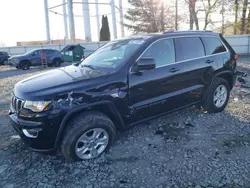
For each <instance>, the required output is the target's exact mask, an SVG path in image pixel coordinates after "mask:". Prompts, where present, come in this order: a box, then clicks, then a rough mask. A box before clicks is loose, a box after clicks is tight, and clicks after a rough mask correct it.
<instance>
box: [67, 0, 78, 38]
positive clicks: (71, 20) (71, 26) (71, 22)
mask: <svg viewBox="0 0 250 188" xmlns="http://www.w3.org/2000/svg"><path fill="white" fill-rule="evenodd" d="M68 13H69V33H70V40H71V42H75V41H76V36H75V23H74V13H73V2H72V0H68Z"/></svg>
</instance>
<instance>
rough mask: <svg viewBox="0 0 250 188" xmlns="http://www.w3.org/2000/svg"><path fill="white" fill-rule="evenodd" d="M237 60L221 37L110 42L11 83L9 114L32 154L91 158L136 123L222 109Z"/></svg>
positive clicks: (183, 35) (176, 35)
mask: <svg viewBox="0 0 250 188" xmlns="http://www.w3.org/2000/svg"><path fill="white" fill-rule="evenodd" d="M237 58H238V56H237V55H236V54H235V52H234V51H233V49H232V48H231V46H230V45H229V44H228V43H227V41H226V40H225V39H224V38H223V37H222V35H220V34H216V33H213V32H206V31H202V32H201V31H186V32H170V33H165V34H161V35H160V34H159V35H148V36H134V37H129V38H126V39H122V40H116V41H112V42H109V43H108V44H106V45H105V46H103V47H101V48H100V49H98V50H97V51H95V52H94V53H93V54H92V55H90V56H89V57H87V58H86V59H85V60H84V61H83V62H81V63H79V64H74V65H71V66H67V67H64V68H60V69H56V70H52V71H49V72H46V73H42V74H39V75H36V76H33V77H31V78H27V79H25V80H23V81H21V82H19V83H17V84H16V85H15V88H14V91H13V98H12V105H11V109H10V111H9V116H10V119H11V122H12V125H13V127H14V128H15V129H16V131H17V132H18V133H19V134H20V136H21V138H22V140H23V141H24V142H25V143H26V145H27V146H28V147H29V148H31V149H32V150H35V151H40V152H51V151H55V150H56V149H57V148H60V149H61V151H62V154H63V155H64V156H65V157H66V158H67V159H70V160H85V159H92V158H95V157H98V156H99V155H100V154H102V153H103V152H104V151H105V150H107V149H108V148H109V147H110V146H111V144H112V142H113V141H114V139H115V135H116V131H123V130H126V129H128V128H129V127H131V126H133V125H135V124H138V123H142V122H144V121H148V120H149V119H152V118H156V117H159V116H161V115H165V114H166V113H169V112H173V111H175V110H179V109H181V108H185V107H187V106H190V105H203V107H204V108H205V109H206V110H207V111H208V112H209V113H218V112H221V111H223V110H224V108H225V107H226V105H227V103H228V99H229V95H230V91H231V89H232V88H233V86H234V84H235V81H236V77H237V70H236V61H237Z"/></svg>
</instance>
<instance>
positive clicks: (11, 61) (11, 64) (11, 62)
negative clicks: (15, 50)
mask: <svg viewBox="0 0 250 188" xmlns="http://www.w3.org/2000/svg"><path fill="white" fill-rule="evenodd" d="M8 65H9V66H14V67H17V66H18V65H19V61H18V62H17V61H13V60H11V59H9V61H8Z"/></svg>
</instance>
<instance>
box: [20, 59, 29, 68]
mask: <svg viewBox="0 0 250 188" xmlns="http://www.w3.org/2000/svg"><path fill="white" fill-rule="evenodd" d="M21 68H22V69H23V70H28V69H30V62H29V61H23V62H22V63H21Z"/></svg>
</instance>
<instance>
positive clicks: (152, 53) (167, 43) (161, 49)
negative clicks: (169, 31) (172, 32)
mask: <svg viewBox="0 0 250 188" xmlns="http://www.w3.org/2000/svg"><path fill="white" fill-rule="evenodd" d="M141 58H153V59H154V60H155V63H156V68H157V67H161V66H166V65H168V64H170V63H174V62H175V48H174V40H173V39H163V40H159V41H157V42H155V43H153V44H152V45H151V46H150V47H149V48H148V49H147V50H146V51H145V52H144V53H143V55H142V57H141Z"/></svg>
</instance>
